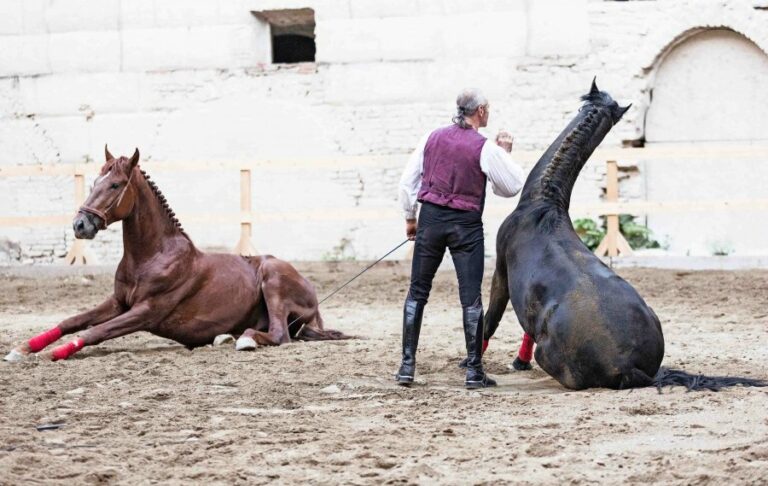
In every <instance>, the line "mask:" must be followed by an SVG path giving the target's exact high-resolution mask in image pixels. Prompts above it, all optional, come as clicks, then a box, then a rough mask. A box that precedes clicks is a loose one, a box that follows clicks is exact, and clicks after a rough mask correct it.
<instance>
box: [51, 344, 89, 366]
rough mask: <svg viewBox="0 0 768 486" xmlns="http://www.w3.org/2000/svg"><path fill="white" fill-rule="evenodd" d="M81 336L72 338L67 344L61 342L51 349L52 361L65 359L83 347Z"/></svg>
mask: <svg viewBox="0 0 768 486" xmlns="http://www.w3.org/2000/svg"><path fill="white" fill-rule="evenodd" d="M84 344H85V343H84V342H83V338H77V339H74V340H72V341H70V342H68V343H67V344H62V345H61V346H59V347H57V348H55V349H54V350H53V353H52V356H53V360H54V361H58V360H60V359H67V358H69V357H70V356H72V355H73V354H75V353H76V352H78V351H80V350H81V349H83V346H84Z"/></svg>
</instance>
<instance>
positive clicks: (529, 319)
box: [485, 81, 766, 390]
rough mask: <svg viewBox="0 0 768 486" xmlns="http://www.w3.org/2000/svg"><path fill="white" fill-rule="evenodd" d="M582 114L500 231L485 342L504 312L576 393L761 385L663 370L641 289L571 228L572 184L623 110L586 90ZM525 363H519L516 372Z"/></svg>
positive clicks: (654, 324) (540, 359) (656, 326)
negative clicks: (512, 313) (511, 313)
mask: <svg viewBox="0 0 768 486" xmlns="http://www.w3.org/2000/svg"><path fill="white" fill-rule="evenodd" d="M582 101H584V104H583V106H582V107H581V109H580V110H579V113H578V114H577V115H576V117H575V118H574V119H573V120H572V121H571V122H570V123H569V124H568V126H567V127H566V128H565V130H563V132H562V133H561V134H560V135H559V136H558V137H557V139H556V140H555V141H554V142H553V143H552V145H550V147H549V148H548V149H547V151H546V152H545V153H544V155H543V156H542V157H541V159H540V160H539V161H538V163H537V164H536V166H535V167H534V169H533V170H532V171H531V173H530V175H529V176H528V179H527V181H526V183H525V187H524V188H523V193H522V195H521V198H520V202H519V204H518V206H517V208H516V209H515V211H514V212H513V213H512V214H510V215H509V216H508V217H507V219H506V220H505V221H504V223H502V225H501V227H500V229H499V232H498V236H497V241H496V252H497V263H496V270H495V272H494V275H493V283H492V287H491V296H490V304H489V307H488V313H487V314H486V316H485V338H486V340H487V339H490V337H491V336H492V335H493V334H494V332H495V331H496V328H497V327H498V324H499V321H500V320H501V317H502V315H503V313H504V310H505V308H506V306H507V302H509V301H510V300H511V301H512V307H513V308H514V310H515V313H516V314H517V318H518V320H519V322H520V323H521V325H522V327H523V329H524V330H525V333H526V334H528V335H529V336H531V337H532V338H533V340H534V341H535V342H536V345H537V347H536V352H535V357H536V362H537V363H538V364H539V365H540V366H541V368H542V369H543V370H544V371H546V372H547V373H549V374H550V375H551V376H552V377H553V378H555V379H556V380H557V381H559V382H560V383H561V384H562V385H563V386H565V387H567V388H572V389H577V390H578V389H584V388H591V387H608V388H614V389H621V388H631V387H642V386H648V385H652V384H656V385H659V386H661V385H672V384H683V385H686V386H688V387H689V388H709V389H719V388H721V387H723V386H730V385H734V384H743V385H762V386H764V385H765V384H766V383H765V382H761V381H757V380H750V379H746V378H725V377H701V376H694V375H689V374H688V373H685V372H682V371H671V370H664V369H661V370H660V368H659V367H660V365H661V360H662V358H663V357H664V336H663V334H662V331H661V325H660V323H659V319H658V317H656V314H655V313H654V312H653V310H652V309H651V308H650V307H649V306H648V305H647V304H646V303H645V301H644V300H643V298H642V297H640V295H639V294H638V293H637V291H636V290H635V289H634V288H633V287H632V286H631V285H630V284H629V283H627V282H626V281H625V280H624V279H622V278H621V277H619V276H618V275H616V274H615V273H614V272H613V271H612V270H611V269H610V268H608V267H607V266H606V265H605V264H603V262H602V261H601V260H600V259H599V258H597V257H596V256H595V255H594V254H592V252H591V251H589V249H587V247H586V246H585V245H584V244H583V243H582V242H581V240H580V239H579V237H578V235H577V234H576V232H575V231H574V229H573V226H572V224H571V219H570V217H569V215H568V207H569V204H570V199H571V191H572V189H573V186H574V183H575V182H576V178H577V177H578V175H579V172H580V171H581V169H582V167H583V166H584V164H585V163H586V161H587V159H588V158H589V156H590V155H591V154H592V152H593V151H594V150H595V148H596V147H597V146H598V145H599V144H600V142H601V141H602V140H603V138H604V137H605V135H606V134H607V133H608V132H609V131H610V130H611V128H612V127H613V126H614V125H615V124H616V123H617V122H618V121H619V120H620V119H621V117H622V116H623V115H624V113H626V111H627V110H628V109H629V106H627V107H625V108H622V107H620V106H619V105H618V104H617V103H616V102H615V101H614V100H613V99H612V98H611V97H610V96H609V95H608V93H606V92H603V91H599V90H598V89H597V86H596V84H595V82H594V81H593V82H592V88H591V90H590V92H589V93H588V94H586V95H584V96H583V97H582ZM526 364H527V363H520V360H519V359H518V360H516V367H517V368H518V369H521V368H524V365H526Z"/></svg>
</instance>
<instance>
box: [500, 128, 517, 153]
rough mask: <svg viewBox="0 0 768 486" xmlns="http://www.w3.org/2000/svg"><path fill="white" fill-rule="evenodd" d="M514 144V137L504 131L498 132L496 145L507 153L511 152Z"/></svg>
mask: <svg viewBox="0 0 768 486" xmlns="http://www.w3.org/2000/svg"><path fill="white" fill-rule="evenodd" d="M514 143H515V137H513V136H512V135H511V134H510V133H509V132H507V131H505V130H500V131H499V134H498V135H496V145H498V146H499V147H501V148H503V149H504V150H506V151H507V153H511V152H512V145H513V144H514Z"/></svg>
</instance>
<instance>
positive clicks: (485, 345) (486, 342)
mask: <svg viewBox="0 0 768 486" xmlns="http://www.w3.org/2000/svg"><path fill="white" fill-rule="evenodd" d="M486 349H488V340H487V339H483V354H485V350H486Z"/></svg>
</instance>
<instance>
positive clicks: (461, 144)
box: [418, 125, 486, 212]
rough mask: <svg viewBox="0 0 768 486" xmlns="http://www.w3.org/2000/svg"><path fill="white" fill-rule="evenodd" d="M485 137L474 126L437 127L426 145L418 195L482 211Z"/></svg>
mask: <svg viewBox="0 0 768 486" xmlns="http://www.w3.org/2000/svg"><path fill="white" fill-rule="evenodd" d="M484 144H485V137H484V136H482V135H480V134H479V133H477V131H476V130H473V129H471V128H461V127H460V126H458V125H451V126H448V127H444V128H438V129H437V130H435V131H434V132H432V134H431V135H430V136H429V138H428V139H427V145H426V146H425V147H424V169H423V175H422V177H421V190H420V191H419V196H418V199H419V201H421V202H424V201H426V202H430V203H432V204H437V205H438V206H448V207H449V208H454V209H461V210H464V211H478V212H482V210H483V204H484V202H485V185H486V176H485V174H483V171H482V170H480V152H481V151H482V150H483V145H484Z"/></svg>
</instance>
